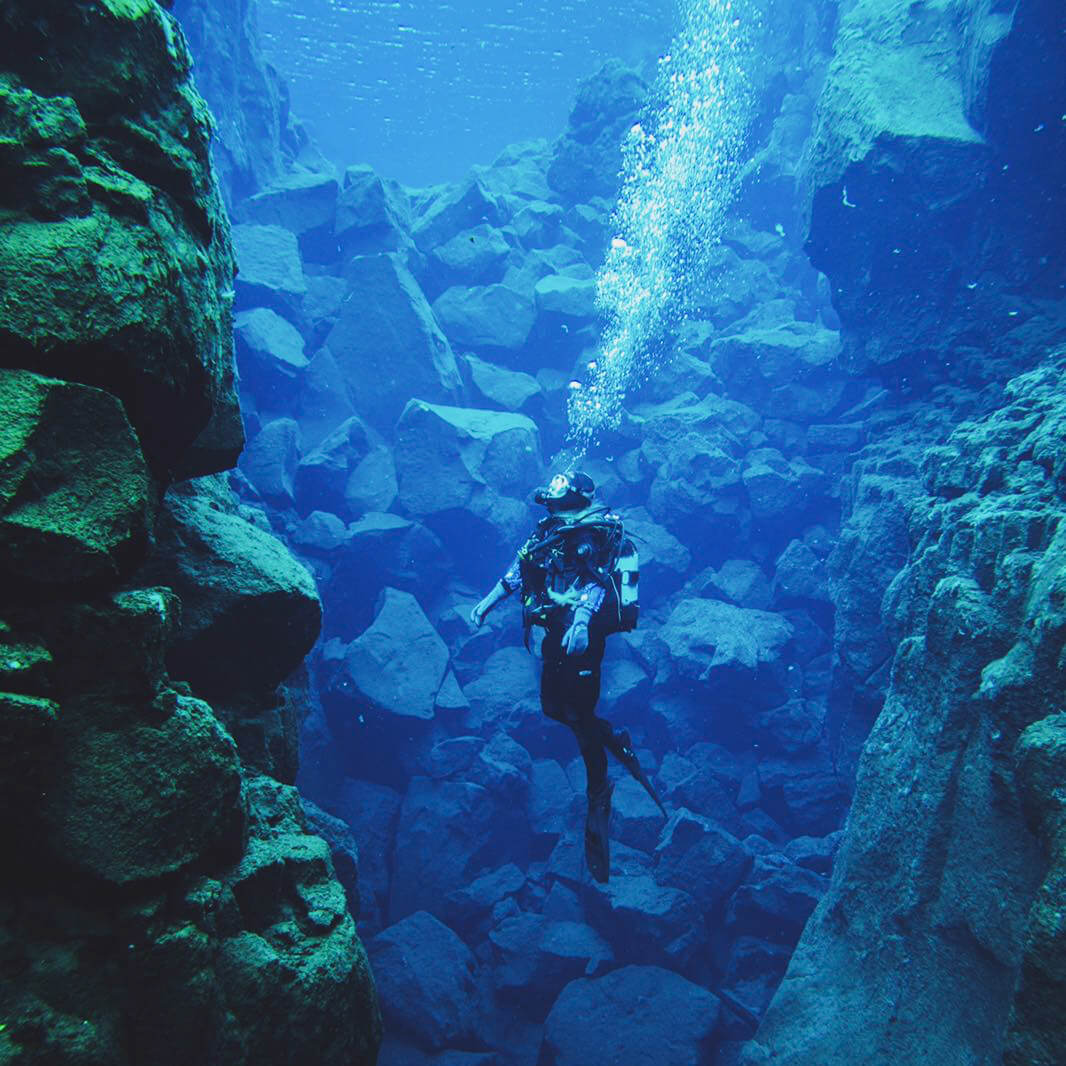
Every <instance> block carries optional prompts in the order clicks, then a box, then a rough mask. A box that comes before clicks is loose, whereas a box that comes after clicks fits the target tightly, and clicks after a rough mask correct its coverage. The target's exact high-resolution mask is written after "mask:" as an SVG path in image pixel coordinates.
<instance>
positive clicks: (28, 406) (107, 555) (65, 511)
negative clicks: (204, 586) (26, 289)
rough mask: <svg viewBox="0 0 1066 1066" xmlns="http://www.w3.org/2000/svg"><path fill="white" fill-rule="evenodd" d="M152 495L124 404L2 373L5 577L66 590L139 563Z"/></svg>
mask: <svg viewBox="0 0 1066 1066" xmlns="http://www.w3.org/2000/svg"><path fill="white" fill-rule="evenodd" d="M152 510H153V502H152V485H151V479H150V477H149V474H148V468H147V466H146V465H145V461H144V457H143V455H142V454H141V448H140V444H139V442H138V440H137V436H136V434H135V433H134V431H133V429H132V428H131V427H130V424H129V422H128V420H127V419H126V415H125V412H124V411H123V409H122V404H121V403H119V401H118V400H117V399H116V398H115V397H114V396H111V395H109V394H108V393H106V392H103V391H102V390H100V389H94V388H88V387H86V386H84V385H74V384H70V383H67V382H63V381H57V380H55V379H53V378H44V377H40V376H39V375H37V374H32V373H29V372H27V371H23V370H0V574H3V575H4V576H5V578H6V580H8V581H17V582H19V583H25V582H32V583H36V584H43V585H50V586H57V585H67V584H70V583H71V582H85V581H93V580H100V579H104V580H113V579H115V578H117V577H120V576H122V575H123V574H124V573H126V572H128V571H129V570H130V569H132V567H133V566H134V565H135V564H136V563H137V562H139V561H140V557H141V556H142V555H143V553H144V551H145V549H146V547H147V540H148V534H149V529H150V526H151V517H152Z"/></svg>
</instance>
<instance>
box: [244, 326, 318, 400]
mask: <svg viewBox="0 0 1066 1066" xmlns="http://www.w3.org/2000/svg"><path fill="white" fill-rule="evenodd" d="M234 336H235V338H236V347H237V367H238V369H239V371H240V384H241V391H242V392H244V391H247V392H248V393H250V394H251V395H252V396H253V397H254V398H255V401H256V403H257V404H259V405H260V406H261V407H264V408H266V409H267V410H269V411H280V410H285V409H287V407H288V397H289V395H290V394H291V393H292V390H293V388H294V386H295V385H296V382H298V381H299V379H300V376H301V374H302V372H303V371H304V370H305V369H306V368H307V365H308V362H307V357H306V356H305V355H304V340H303V337H302V336H301V335H300V331H299V330H298V329H297V328H296V327H295V326H294V325H292V323H290V322H289V321H288V320H287V319H284V318H282V317H281V315H279V314H278V313H277V312H276V311H272V310H270V308H268V307H256V308H253V309H252V310H251V311H241V312H240V313H239V314H238V315H237V316H236V317H235V319H234Z"/></svg>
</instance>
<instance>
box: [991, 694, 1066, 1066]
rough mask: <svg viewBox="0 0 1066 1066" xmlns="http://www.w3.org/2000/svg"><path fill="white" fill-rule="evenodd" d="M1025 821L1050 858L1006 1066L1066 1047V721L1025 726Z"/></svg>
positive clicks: (1032, 921) (1034, 913) (1021, 748)
mask: <svg viewBox="0 0 1066 1066" xmlns="http://www.w3.org/2000/svg"><path fill="white" fill-rule="evenodd" d="M1016 758H1017V760H1018V764H1019V765H1018V776H1019V778H1020V780H1021V785H1022V789H1023V794H1024V797H1025V801H1026V803H1027V805H1028V808H1029V816H1030V819H1031V821H1032V822H1033V824H1034V825H1035V827H1036V828H1037V830H1038V832H1039V834H1040V837H1041V839H1042V840H1043V842H1044V846H1045V848H1046V849H1047V853H1048V871H1047V876H1046V877H1045V878H1044V882H1043V884H1042V885H1041V886H1040V888H1039V889H1038V891H1037V894H1036V898H1035V899H1034V901H1033V906H1032V908H1031V910H1030V911H1029V927H1028V929H1027V930H1026V933H1025V942H1024V955H1023V958H1022V966H1021V972H1020V974H1019V981H1018V987H1017V989H1016V991H1015V993H1014V1003H1013V1006H1012V1008H1011V1018H1010V1026H1009V1030H1008V1034H1007V1040H1006V1045H1005V1047H1004V1051H1003V1062H1004V1063H1005V1064H1006V1066H1023V1064H1029V1063H1040V1064H1043V1063H1052V1062H1054V1061H1055V1058H1056V1056H1057V1055H1059V1053H1060V1051H1061V1049H1062V1048H1063V1046H1066V1045H1064V1041H1066V1023H1064V1021H1063V1017H1062V1011H1061V1010H1060V1009H1059V1005H1060V1004H1061V1003H1062V997H1063V993H1064V991H1066V927H1064V923H1063V909H1062V908H1063V902H1064V892H1063V885H1064V884H1066V802H1064V798H1063V792H1062V782H1063V781H1064V780H1066V714H1061V713H1060V714H1056V715H1051V716H1049V717H1048V718H1043V719H1041V720H1040V721H1039V722H1034V723H1033V724H1032V725H1031V726H1029V727H1028V728H1027V729H1026V730H1025V732H1024V733H1022V735H1021V737H1020V738H1019V740H1018V745H1017V748H1016Z"/></svg>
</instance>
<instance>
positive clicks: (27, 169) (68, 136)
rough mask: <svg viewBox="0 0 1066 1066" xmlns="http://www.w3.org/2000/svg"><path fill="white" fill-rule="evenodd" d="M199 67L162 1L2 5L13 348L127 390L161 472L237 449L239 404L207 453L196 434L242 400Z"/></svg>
mask: <svg viewBox="0 0 1066 1066" xmlns="http://www.w3.org/2000/svg"><path fill="white" fill-rule="evenodd" d="M189 67H190V64H189V59H188V54H187V52H186V50H185V45H184V40H183V38H182V37H181V35H180V33H177V32H176V31H175V26H174V23H173V20H172V19H171V18H170V16H169V15H167V14H166V13H165V12H164V11H163V10H162V9H161V8H160V7H159V6H158V5H157V4H156V3H154V2H152V0H143V2H141V0H137V2H132V0H130V2H123V3H118V2H117V0H115V2H108V3H104V2H103V0H93V2H84V3H77V4H71V3H69V2H66V0H47V2H45V3H41V4H36V5H35V6H34V9H33V14H32V16H30V15H29V14H28V11H27V9H26V8H24V7H23V6H22V5H20V4H13V5H5V6H4V9H3V10H2V11H0V68H2V69H3V70H4V71H5V74H4V75H3V76H2V77H0V158H2V160H3V163H4V168H5V170H6V171H7V174H8V178H7V179H6V180H5V181H4V183H3V185H2V188H0V224H2V228H3V236H2V237H0V275H2V276H3V277H4V280H5V284H4V287H3V289H2V290H0V341H2V342H3V346H4V348H5V349H6V351H5V356H4V362H5V363H6V364H7V365H9V366H11V365H14V366H20V367H23V368H26V369H30V370H35V371H38V372H41V373H45V374H52V375H55V376H58V377H63V378H67V379H70V380H73V381H79V382H82V383H85V384H90V385H95V386H98V387H100V388H103V389H106V390H108V391H110V392H113V393H115V395H117V396H118V397H119V398H120V399H121V400H122V402H123V404H124V405H125V407H126V411H127V414H128V416H129V418H130V421H131V422H132V423H133V425H134V427H135V428H136V430H137V433H138V436H139V438H140V441H141V444H142V446H143V448H144V451H145V454H146V456H147V458H148V460H149V464H150V465H151V466H152V468H153V470H154V471H155V472H157V473H162V474H169V473H171V472H176V473H178V474H181V475H184V476H189V475H190V474H194V473H207V472H210V470H213V469H219V468H221V467H220V466H219V464H220V463H221V466H222V467H224V466H227V465H231V464H232V462H233V461H234V460H235V459H236V456H237V454H238V453H239V451H240V446H241V440H240V436H239V427H237V426H235V425H234V423H233V420H232V419H230V420H229V440H228V442H227V443H226V445H225V446H224V447H222V448H221V449H220V448H219V447H218V444H217V442H216V443H215V446H214V448H213V450H212V451H211V452H210V453H209V455H210V457H211V458H210V461H209V462H207V465H206V466H205V465H204V462H206V460H205V458H204V457H198V456H197V454H196V452H195V450H194V449H193V444H194V442H195V440H196V438H197V436H198V435H199V433H200V432H201V430H203V429H204V427H205V426H207V425H208V422H209V421H210V420H211V419H212V417H213V416H214V417H216V418H217V417H218V416H219V413H220V412H221V411H224V410H227V409H232V410H235V409H236V406H237V401H236V396H235V394H234V391H233V379H232V361H233V354H232V335H231V328H230V302H231V299H232V295H231V293H232V278H233V269H234V268H233V258H232V253H231V250H230V245H229V225H228V222H227V220H226V216H225V213H224V211H223V208H222V203H221V200H220V198H219V194H218V190H217V187H216V183H215V179H214V175H213V174H212V171H211V168H210V163H209V158H208V145H209V138H210V128H211V127H210V116H209V115H208V112H207V109H206V106H205V105H204V103H203V101H202V100H201V98H200V97H199V95H198V94H197V92H196V90H195V89H194V87H193V85H192V83H191V80H190V71H189ZM235 434H236V435H235ZM227 459H228V461H226V460H227Z"/></svg>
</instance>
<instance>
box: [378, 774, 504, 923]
mask: <svg viewBox="0 0 1066 1066" xmlns="http://www.w3.org/2000/svg"><path fill="white" fill-rule="evenodd" d="M501 813H502V812H501V811H500V810H499V809H498V808H497V806H496V804H495V803H493V801H492V798H491V796H490V795H489V792H488V790H487V789H485V788H482V787H481V786H480V785H473V784H468V783H466V782H462V781H431V780H430V779H429V778H425V777H415V778H412V779H411V782H410V785H409V787H408V790H407V795H406V796H405V797H404V800H403V806H402V807H401V809H400V819H399V823H398V825H397V828H396V837H395V848H394V851H393V877H392V885H391V894H390V897H389V917H390V919H391V920H392V921H398V920H399V919H401V918H405V917H407V916H408V915H410V914H412V913H414V912H415V911H417V910H428V911H429V912H430V913H438V914H440V913H442V911H443V909H444V907H445V903H444V900H445V897H447V895H448V893H450V892H454V891H456V890H458V889H462V888H464V887H465V886H467V885H469V884H470V882H471V881H472V880H473V878H474V876H476V875H478V874H479V873H481V872H482V871H483V870H485V869H486V868H493V867H498V866H499V864H500V863H499V860H502V859H503V858H507V859H509V860H511V861H514V860H516V859H518V858H520V857H521V849H520V848H519V847H518V844H519V843H520V835H518V834H516V836H515V837H514V838H509V837H507V836H505V835H504V833H503V828H502V827H503V826H504V825H505V824H506V823H507V819H505V818H501ZM494 859H496V860H497V861H495V862H494V861H493V860H494Z"/></svg>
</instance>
